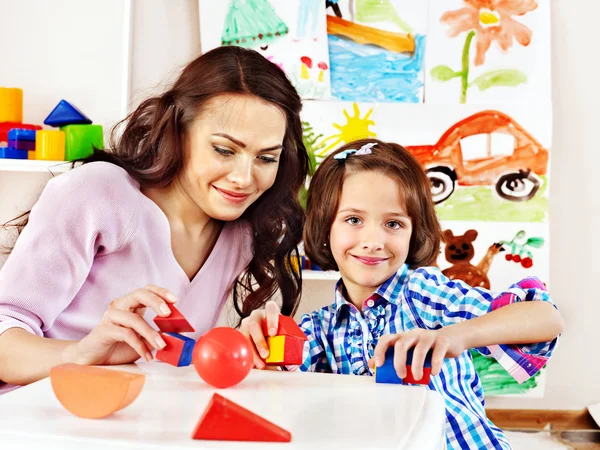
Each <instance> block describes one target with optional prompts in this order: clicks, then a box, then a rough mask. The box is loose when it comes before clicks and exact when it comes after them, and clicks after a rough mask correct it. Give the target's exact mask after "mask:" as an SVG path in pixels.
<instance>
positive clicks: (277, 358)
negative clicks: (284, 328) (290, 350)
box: [265, 336, 285, 363]
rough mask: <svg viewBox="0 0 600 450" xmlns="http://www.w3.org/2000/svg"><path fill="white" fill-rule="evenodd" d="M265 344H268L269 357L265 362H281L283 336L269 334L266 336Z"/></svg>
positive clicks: (283, 345) (283, 343) (283, 344)
mask: <svg viewBox="0 0 600 450" xmlns="http://www.w3.org/2000/svg"><path fill="white" fill-rule="evenodd" d="M267 344H268V345H269V357H268V358H267V359H265V362H266V363H279V362H282V361H283V354H284V347H285V336H269V337H268V338H267Z"/></svg>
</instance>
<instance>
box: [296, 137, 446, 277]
mask: <svg viewBox="0 0 600 450" xmlns="http://www.w3.org/2000/svg"><path fill="white" fill-rule="evenodd" d="M369 143H373V144H376V145H375V146H373V147H372V148H371V154H367V155H358V156H357V155H354V154H350V155H348V156H347V157H346V158H345V159H335V158H334V156H335V155H336V154H338V153H341V152H343V151H346V150H350V149H352V150H359V149H360V148H361V147H362V146H363V145H365V144H369ZM363 171H372V172H377V173H381V174H382V175H386V176H388V177H390V178H392V179H394V180H395V181H396V182H397V183H398V188H399V189H400V194H401V196H402V198H404V203H405V204H404V206H405V208H406V212H407V213H408V215H409V216H410V219H411V221H412V226H413V232H412V235H411V237H410V248H409V251H408V255H407V258H406V263H407V264H408V265H409V266H410V267H411V268H413V269H414V268H416V267H421V266H428V265H432V264H434V263H435V260H436V259H437V256H438V254H439V251H440V243H441V241H442V229H441V226H440V223H439V221H438V218H437V214H436V212H435V208H434V204H433V200H432V199H431V185H430V182H429V178H428V177H427V174H426V173H425V171H424V170H423V167H422V166H421V164H420V163H419V162H418V161H417V160H416V158H415V157H414V156H413V155H412V154H411V153H410V152H409V151H408V150H406V149H405V148H404V147H402V146H401V145H398V144H394V143H389V142H382V141H379V140H377V139H362V140H358V141H354V142H351V143H349V144H346V145H344V146H343V147H341V148H339V149H338V150H337V151H335V152H334V153H332V154H330V155H329V156H328V157H327V158H325V159H324V160H323V162H322V163H321V165H320V166H319V167H318V168H317V171H316V172H315V175H314V176H313V178H312V180H311V182H310V188H309V190H308V199H307V208H306V223H305V226H304V248H305V251H306V255H307V256H308V258H309V259H310V260H311V262H314V263H315V264H317V265H319V266H320V267H321V268H322V269H323V270H338V267H337V264H336V262H335V260H334V259H333V255H332V254H331V250H330V247H329V232H330V230H331V225H332V224H333V221H334V219H335V216H336V214H337V210H338V207H339V203H340V198H341V195H342V187H343V184H344V178H345V175H346V173H350V172H352V173H354V172H363Z"/></svg>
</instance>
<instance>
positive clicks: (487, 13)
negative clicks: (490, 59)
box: [431, 0, 538, 103]
mask: <svg viewBox="0 0 600 450" xmlns="http://www.w3.org/2000/svg"><path fill="white" fill-rule="evenodd" d="M537 6H538V5H537V0H464V7H463V8H460V9H457V10H455V11H447V12H445V13H444V14H443V15H442V17H441V18H440V22H441V23H443V24H445V25H447V26H448V27H449V29H448V35H449V36H450V37H456V36H458V35H459V34H461V33H464V32H467V36H466V39H465V44H464V47H463V53H462V70H461V71H454V70H452V69H451V68H450V67H448V66H444V65H440V66H437V67H434V68H433V69H432V71H431V76H432V77H433V78H434V79H436V80H438V81H448V80H450V79H452V78H455V77H461V78H462V92H461V98H460V100H461V103H465V102H466V97H467V89H468V88H469V87H471V86H472V85H476V86H477V87H478V88H479V89H480V90H482V91H483V90H486V89H488V88H490V87H492V86H516V85H518V84H521V83H524V82H525V81H527V78H526V76H525V74H523V73H522V72H521V71H518V70H514V69H503V70H494V71H490V72H486V73H484V74H483V75H481V76H479V77H477V78H476V79H475V80H473V81H472V82H471V83H469V80H468V77H469V64H470V61H469V52H470V48H471V41H472V40H473V38H475V58H474V61H473V62H474V64H475V66H481V65H482V64H483V63H484V62H485V55H486V52H487V51H488V50H489V48H490V46H491V44H492V42H493V41H496V42H497V43H498V45H499V46H500V48H501V49H502V50H503V51H505V52H506V51H508V50H509V49H510V48H511V47H512V45H513V40H516V41H517V42H518V43H519V44H520V45H522V46H524V47H526V46H528V45H529V43H530V42H531V37H532V35H533V32H532V30H531V29H530V28H528V27H527V26H525V25H523V24H522V23H521V22H519V21H517V20H515V19H514V18H513V17H514V16H522V15H524V14H526V13H528V12H530V11H533V10H534V9H536V8H537Z"/></svg>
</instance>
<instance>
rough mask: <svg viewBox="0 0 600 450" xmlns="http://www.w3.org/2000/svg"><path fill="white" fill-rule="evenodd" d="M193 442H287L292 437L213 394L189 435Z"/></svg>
mask: <svg viewBox="0 0 600 450" xmlns="http://www.w3.org/2000/svg"><path fill="white" fill-rule="evenodd" d="M192 439H203V440H216V441H249V442H290V441H291V440H292V435H291V434H290V432H289V431H286V430H284V429H283V428H281V427H279V426H277V425H275V424H274V423H272V422H270V421H268V420H267V419H265V418H263V417H260V416H259V415H257V414H255V413H253V412H251V411H249V410H247V409H246V408H244V407H242V406H240V405H238V404H237V403H234V402H232V401H231V400H228V399H226V398H225V397H222V396H221V395H219V394H213V396H212V398H211V399H210V402H209V404H208V406H207V407H206V409H205V410H204V412H203V413H202V417H200V420H199V421H198V424H197V425H196V428H195V429H194V431H193V433H192Z"/></svg>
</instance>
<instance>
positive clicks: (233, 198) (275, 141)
mask: <svg viewBox="0 0 600 450" xmlns="http://www.w3.org/2000/svg"><path fill="white" fill-rule="evenodd" d="M285 132H286V117H285V115H284V113H283V111H281V110H280V109H279V108H277V107H276V106H274V105H272V104H270V103H267V102H265V101H263V100H261V99H258V98H256V97H252V96H247V95H239V94H238V95H235V94H227V95H220V96H217V97H215V98H213V99H212V100H210V101H209V102H208V105H207V107H206V108H205V109H204V111H203V112H202V113H201V114H200V115H199V117H198V118H197V119H196V120H195V121H194V123H193V124H192V126H191V127H190V130H189V133H188V135H187V137H186V147H185V149H184V163H183V171H182V174H181V179H180V181H181V185H182V186H183V189H184V192H185V194H186V195H187V196H188V197H189V198H190V199H191V200H192V201H193V202H194V203H196V204H197V205H198V207H199V208H200V209H201V210H202V211H203V212H204V213H205V214H207V215H208V216H210V217H212V218H213V219H217V220H224V221H231V220H235V219H237V218H238V217H240V216H241V215H242V214H243V213H244V211H245V210H246V209H247V208H248V207H249V206H250V205H251V204H252V203H254V202H255V201H256V200H257V199H258V198H259V197H260V196H261V195H262V194H263V193H264V192H265V191H266V190H267V189H269V188H270V187H271V186H273V183H274V182H275V177H276V176H277V170H278V168H279V159H280V156H281V152H282V145H283V139H284V136H285Z"/></svg>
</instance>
